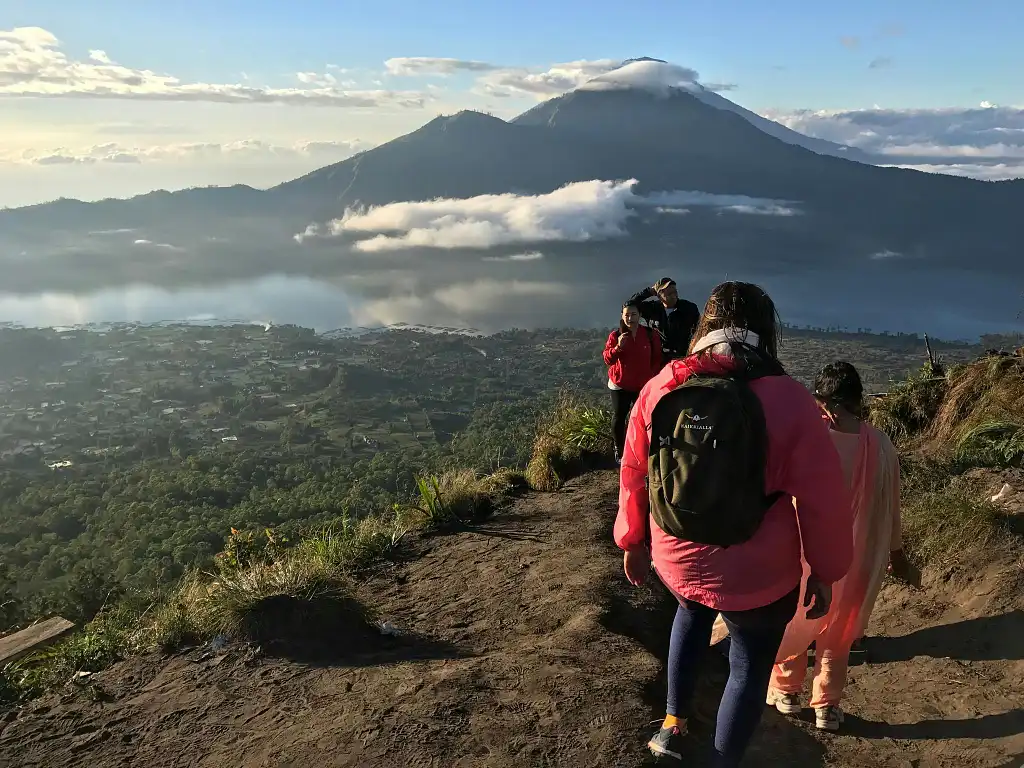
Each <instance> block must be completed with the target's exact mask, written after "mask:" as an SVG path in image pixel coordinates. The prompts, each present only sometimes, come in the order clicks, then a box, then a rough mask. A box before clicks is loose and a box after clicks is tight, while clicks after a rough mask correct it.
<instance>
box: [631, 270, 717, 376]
mask: <svg viewBox="0 0 1024 768" xmlns="http://www.w3.org/2000/svg"><path fill="white" fill-rule="evenodd" d="M629 301H630V302H633V303H635V304H636V305H637V306H638V307H639V308H640V315H641V316H642V317H643V318H644V320H646V321H647V322H648V323H649V324H650V325H651V326H652V327H654V328H656V329H657V331H658V334H659V335H660V336H661V348H662V352H663V354H664V356H665V362H668V361H669V360H674V359H676V358H681V357H686V354H687V350H688V349H689V348H690V339H691V338H692V337H693V332H694V331H695V330H696V329H697V323H698V322H699V321H700V309H698V308H697V305H696V304H694V303H693V302H692V301H686V300H685V299H680V298H679V293H678V291H677V290H676V281H675V280H673V279H672V278H671V277H663V278H661V280H659V281H658V282H656V283H655V284H654V285H652V286H651V287H650V288H644V289H643V290H642V291H640V292H639V293H635V294H633V295H632V296H631V297H630V298H629Z"/></svg>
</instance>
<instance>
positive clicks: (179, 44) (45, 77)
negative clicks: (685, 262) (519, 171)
mask: <svg viewBox="0 0 1024 768" xmlns="http://www.w3.org/2000/svg"><path fill="white" fill-rule="evenodd" d="M940 8H941V11H940V10H939V9H940ZM812 9H813V11H812ZM17 28H33V29H30V30H29V31H28V32H26V31H25V30H24V29H23V30H22V31H20V32H17V33H15V32H14V30H16V29H17ZM5 31H6V34H7V35H8V42H7V43H4V35H5ZM1022 32H1024V5H1022V4H1021V3H1020V0H979V1H978V2H973V3H967V2H957V3H953V2H950V3H948V4H946V5H942V4H940V3H937V2H934V1H933V2H925V1H924V0H906V1H904V2H889V3H883V2H880V0H865V1H863V2H859V3H849V2H844V3H838V2H830V3H819V4H814V3H811V2H808V1H807V0H801V1H800V2H797V0H772V2H767V1H766V0H745V1H744V2H720V3H717V4H714V3H707V2H704V3H692V2H683V1H682V0H630V2H622V0H615V1H612V0H590V1H589V2H580V1H579V0H558V1H557V2H554V1H552V2H540V0H520V1H519V2H516V3H498V2H494V0H491V1H490V2H487V1H485V0H476V2H470V1H469V0H446V1H445V2H427V1H426V0H388V2H365V0H363V1H361V2H327V0H292V1H291V2H284V0H279V1H278V2H270V1H269V0H248V2H242V1H241V0H206V1H205V2H200V0H179V1H178V2H175V3H169V2H159V3H158V2H156V1H155V0H144V2H142V3H140V2H138V0H135V1H134V2H124V1H123V0H103V1H102V2H95V3H86V2H83V0H0V134H2V135H3V136H4V139H5V141H4V146H2V147H0V206H2V205H18V204H24V203H28V202H34V201H36V200H44V199H52V197H55V196H58V195H62V194H67V195H70V196H77V197H87V198H91V197H97V196H104V195H117V196H121V195H127V194H134V193H137V192H142V191H147V190H149V189H152V188H155V187H166V188H177V187H180V186H186V185H191V184H203V183H232V182H235V181H239V182H243V183H250V184H254V185H257V186H260V185H267V184H271V183H275V182H277V181H281V180H284V179H286V178H289V177H291V176H292V175H297V174H300V173H303V172H306V171H308V170H311V169H312V168H314V167H318V166H319V165H323V164H326V163H328V162H333V161H337V160H339V159H342V158H344V157H346V156H348V155H350V154H352V153H353V152H355V151H359V150H361V149H366V148H368V147H371V146H374V145H377V144H380V143H383V142H385V141H388V140H390V139H391V138H394V137H396V136H398V135H401V134H402V133H405V132H408V131H410V130H414V129H415V128H416V127H418V126H419V125H421V124H422V123H424V122H426V121H427V120H429V119H430V118H431V117H433V116H434V115H435V114H438V113H450V112H453V111H456V110H457V109H462V108H470V109H481V110H487V111H491V112H493V113H495V114H498V115H499V116H502V117H509V116H511V115H514V114H517V113H518V112H521V111H523V110H525V109H527V108H529V107H530V106H532V105H533V104H535V103H537V101H538V100H543V99H546V98H552V97H555V96H557V95H559V94H560V93H561V92H564V91H565V90H566V89H568V88H571V87H575V86H576V85H578V84H580V83H581V82H584V81H585V80H586V79H589V77H592V76H594V75H595V74H599V73H600V71H601V70H602V68H603V69H607V68H609V67H610V66H614V65H615V63H616V62H618V61H621V60H622V59H625V58H629V57H634V56H645V55H646V56H654V57H658V58H662V59H666V60H668V61H670V62H672V63H674V64H678V65H680V66H683V67H687V68H691V69H692V70H695V71H696V72H698V73H699V78H700V81H701V82H702V83H704V84H705V85H712V84H725V85H726V86H727V87H726V88H725V89H724V90H722V91H721V92H722V94H723V95H724V96H726V97H727V98H729V99H732V100H734V101H736V102H738V103H739V104H741V105H743V106H745V107H747V108H749V109H752V110H754V111H757V112H759V113H761V114H764V115H766V116H769V117H771V118H772V119H776V120H779V122H783V123H785V124H786V125H789V126H790V127H792V128H795V129H796V130H799V131H802V132H805V133H809V134H812V135H816V136H819V137H821V138H827V139H829V140H832V141H837V142H841V143H852V144H855V145H857V146H861V147H863V148H864V149H866V150H869V151H872V152H882V153H886V154H891V155H893V157H894V158H896V159H894V160H893V162H894V163H898V164H904V165H912V166H913V167H920V168H922V169H923V170H934V171H939V172H950V173H961V174H966V175H976V176H981V177H984V178H1006V177H1015V176H1018V175H1022V174H1024V111H1022V110H1021V109H1019V108H1017V107H1015V106H1014V105H1020V104H1024V93H1022V83H1024V80H1022V79H1021V75H1020V73H1021V72H1024V45H1021V43H1020V40H1021V37H1022ZM12 40H13V43H11V42H10V41H12ZM5 46H6V48H5ZM96 51H99V52H102V53H99V54H95V55H93V54H92V53H91V52H96ZM408 57H427V58H428V59H431V61H430V62H426V63H424V62H423V61H421V62H419V64H418V65H417V67H418V68H415V67H414V68H413V69H412V70H410V67H411V66H412V65H410V64H409V63H408V62H406V63H405V64H403V63H402V62H404V61H405V60H406V59H407V58H408ZM441 59H443V60H445V61H440V60H441ZM388 60H391V62H390V63H389V64H388V65H387V66H386V65H385V62H386V61H388ZM41 61H42V62H44V64H43V65H39V62H41ZM470 64H472V65H473V66H475V67H477V69H473V67H471V66H470ZM329 65H333V68H329ZM481 67H483V68H481ZM410 71H413V74H412V75H409V74H400V73H402V72H405V73H408V72H410ZM26 72H29V74H28V75H26ZM54 83H58V84H59V85H58V86H55V85H54ZM111 83H113V89H114V91H116V93H114V94H113V95H111V93H110V84H111ZM54 88H57V91H59V92H54ZM307 97H315V98H307ZM314 102H316V103H315V104H314ZM982 104H985V105H986V107H992V105H997V106H998V107H999V108H998V109H996V108H987V109H986V110H984V111H982V112H979V111H978V109H977V108H978V107H979V105H982ZM850 110H860V112H856V113H854V112H849V111H850Z"/></svg>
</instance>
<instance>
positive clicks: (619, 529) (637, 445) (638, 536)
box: [613, 385, 653, 550]
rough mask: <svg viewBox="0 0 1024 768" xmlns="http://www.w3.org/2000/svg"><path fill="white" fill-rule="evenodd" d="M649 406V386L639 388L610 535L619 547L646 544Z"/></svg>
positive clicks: (648, 503)
mask: <svg viewBox="0 0 1024 768" xmlns="http://www.w3.org/2000/svg"><path fill="white" fill-rule="evenodd" d="M652 407H653V406H651V387H650V386H649V385H648V386H645V387H644V388H643V389H642V390H640V396H639V397H638V398H637V402H636V405H635V406H634V407H633V411H632V413H631V415H630V419H629V425H628V427H627V428H626V445H625V448H624V450H623V452H622V466H621V468H620V471H619V513H618V515H616V517H615V529H614V531H613V536H614V538H615V544H616V545H617V546H618V547H619V548H620V549H625V550H630V549H639V548H640V547H644V546H646V545H647V518H648V515H649V514H650V499H649V497H648V495H647V453H648V448H649V447H650V440H651V438H650V435H649V434H648V432H647V420H648V418H649V414H650V410H651V408H652Z"/></svg>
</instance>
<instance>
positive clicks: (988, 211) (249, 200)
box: [0, 57, 1024, 271]
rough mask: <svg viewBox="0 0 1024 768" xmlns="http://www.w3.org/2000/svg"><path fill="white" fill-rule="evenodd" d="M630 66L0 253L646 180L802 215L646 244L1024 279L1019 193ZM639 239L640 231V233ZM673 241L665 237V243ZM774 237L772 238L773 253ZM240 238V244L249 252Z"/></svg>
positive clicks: (37, 219) (9, 231)
mask: <svg viewBox="0 0 1024 768" xmlns="http://www.w3.org/2000/svg"><path fill="white" fill-rule="evenodd" d="M686 73H687V70H683V69H682V68H679V67H673V65H670V64H666V63H664V62H660V61H658V60H655V59H650V58H646V57H645V58H641V59H638V60H633V61H631V62H629V63H627V64H625V65H624V66H623V67H621V68H620V69H618V70H614V71H613V72H611V73H608V74H606V75H602V76H600V77H598V78H594V80H592V81H591V82H589V83H587V84H585V85H584V86H582V87H580V88H578V89H576V90H574V91H570V92H569V93H566V94H564V95H562V96H560V97H557V98H554V99H551V100H549V101H545V102H543V103H541V104H538V105H537V106H535V107H533V108H531V109H529V110H527V111H526V112H524V113H523V114H521V115H519V116H517V117H515V118H513V119H512V120H509V121H505V120H502V119H499V118H497V117H493V116H490V115H485V114H481V113H479V112H473V111H462V112H459V113H457V114H455V115H450V116H440V117H436V118H434V119H433V120H430V121H429V122H427V123H426V124H424V125H423V126H422V127H420V128H419V129H417V130H415V131H413V132H411V133H409V134H406V135H405V136H401V137H399V138H397V139H395V140H393V141H390V142H387V143H386V144H383V145H381V146H378V147H376V148H374V149H371V150H368V151H365V152H362V153H360V154H358V155H356V156H354V157H352V158H349V159H347V160H344V161H342V162H339V163H335V164H332V165H329V166H326V167H324V168H320V169H318V170H316V171H313V172H311V173H308V174H306V175H304V176H302V177H299V178H297V179H293V180H291V181H288V182H285V183H283V184H280V185H277V186H275V187H273V188H271V189H269V190H266V191H260V190H255V189H252V188H250V187H245V186H234V187H226V188H207V189H193V190H187V191H182V192H176V193H168V192H154V193H150V194H148V195H142V196H139V197H136V198H132V199H130V200H109V201H102V202H98V203H80V202H75V201H67V200H62V201H57V202H54V203H49V204H45V205H39V206H31V207H28V208H22V209H14V210H7V211H0V249H5V250H7V251H8V252H10V251H12V250H14V249H16V248H19V247H23V246H22V243H23V242H26V241H28V242H36V243H50V242H54V238H55V237H58V236H59V237H61V238H63V240H61V242H62V243H65V242H67V241H68V239H69V238H70V239H71V240H72V241H73V240H74V238H76V237H79V236H80V235H82V234H83V233H88V232H90V231H96V230H114V229H119V228H124V229H131V228H146V227H154V228H157V229H160V230H161V231H165V232H171V233H176V234H179V235H180V233H185V234H184V235H181V236H188V237H189V238H191V239H190V240H189V243H190V247H192V248H196V249H198V248H200V247H202V248H205V249H206V250H205V251H203V252H204V253H207V254H210V255H211V256H212V255H213V254H215V253H216V248H214V246H210V245H208V244H207V245H203V246H201V245H200V243H208V242H216V241H218V240H230V239H232V238H233V239H234V240H235V241H237V243H236V245H238V247H244V248H270V247H276V248H281V247H289V248H294V247H295V244H294V243H293V242H292V241H291V236H292V235H294V234H295V233H297V232H301V231H302V230H303V228H304V227H306V226H307V225H309V224H311V223H316V222H324V221H326V220H328V219H331V218H334V217H337V216H339V215H341V213H342V212H343V211H344V210H345V208H347V207H351V206H356V205H362V206H373V205H382V204H387V203H392V202H399V201H409V200H430V199H435V198H467V197H473V196H476V195H482V194H498V193H507V192H513V193H521V194H526V193H529V194H541V193H547V192H550V191H552V190H554V189H557V188H558V187H561V186H563V185H565V184H567V183H571V182H574V181H588V180H594V179H601V180H623V179H631V178H632V179H637V180H638V185H637V192H638V193H640V194H643V193H648V192H659V191H673V190H688V191H701V192H708V193H715V194H723V195H747V196H751V197H758V198H772V199H781V200H789V201H797V202H798V203H799V206H800V212H801V214H802V215H801V216H799V217H795V219H798V220H789V221H774V222H773V221H767V220H765V218H766V217H758V218H760V219H762V220H761V221H757V222H755V221H753V218H754V217H747V219H746V220H740V219H737V218H736V217H731V218H730V219H728V220H723V219H721V218H720V217H718V218H715V217H714V216H710V217H709V216H707V215H703V214H701V215H697V216H689V217H683V218H685V219H686V221H681V220H679V219H680V217H675V219H676V220H677V221H673V222H668V221H663V222H660V223H658V224H657V225H656V226H655V227H654V228H653V229H650V230H649V232H650V233H651V235H650V236H655V233H656V236H657V237H658V238H659V241H661V242H670V241H671V240H672V239H673V238H679V237H683V238H687V237H689V238H693V237H698V238H699V239H700V242H701V243H702V247H703V248H706V249H708V250H711V251H713V250H716V249H729V250H731V251H732V252H740V251H747V252H754V251H756V250H757V249H760V248H765V247H767V246H769V245H771V243H773V242H774V249H773V251H772V252H774V253H786V254H789V255H788V256H787V258H790V259H792V260H793V262H794V263H805V264H814V263H821V262H822V261H827V262H832V263H840V262H847V261H851V260H853V261H856V260H858V259H862V260H863V259H868V258H869V257H870V256H871V255H872V254H887V256H886V258H889V257H890V256H891V257H897V258H898V257H902V256H905V255H907V254H913V255H914V257H915V258H925V259H927V260H928V261H929V263H932V264H937V265H947V266H965V267H971V268H989V269H1004V268H1005V269H1010V270H1017V271H1020V269H1021V267H1022V266H1024V265H1020V264H1019V258H1018V256H1017V253H1016V249H1017V245H1016V242H1017V240H1018V239H1019V227H1018V224H1017V220H1018V219H1019V211H1020V210H1021V209H1022V206H1024V182H1021V181H1015V182H999V183H993V182H983V181H977V180H973V179H967V178H961V177H953V176H942V175H935V174H924V173H920V172H917V171H911V170H903V169H897V168H882V167H877V166H875V165H871V164H869V163H868V162H866V160H868V159H869V158H867V157H866V156H864V155H863V153H858V152H857V151H856V150H852V149H850V148H846V147H841V146H840V145H836V144H831V143H830V142H822V141H820V140H817V139H811V138H809V137H805V136H802V135H801V134H798V133H796V132H794V131H791V130H790V129H788V128H785V127H784V126H781V125H778V124H777V123H773V122H771V121H769V120H765V119H764V118H761V117H760V116H757V115H755V114H754V113H752V112H750V111H749V110H746V109H744V108H742V107H740V106H738V105H736V104H734V103H733V102H731V101H729V100H728V99H725V98H724V97H722V96H720V95H719V94H717V93H714V92H712V91H709V90H707V89H705V88H704V87H703V86H701V85H699V84H698V83H696V82H693V81H692V80H687V79H686V77H687V74H686ZM633 234H634V236H637V237H643V236H644V230H642V228H636V227H634V229H633ZM666 238H667V240H666ZM772 238H774V240H773V239H772ZM242 240H244V241H245V242H244V244H243V243H242Z"/></svg>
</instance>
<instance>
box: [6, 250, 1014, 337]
mask: <svg viewBox="0 0 1024 768" xmlns="http://www.w3.org/2000/svg"><path fill="white" fill-rule="evenodd" d="M620 271H621V270H620ZM601 272H602V270H591V271H589V272H588V271H586V270H583V271H580V272H579V273H578V274H577V275H575V276H574V274H572V273H569V274H567V273H565V272H564V271H562V272H559V273H552V272H550V271H548V272H544V271H543V270H541V269H538V268H535V267H530V268H521V269H520V270H518V271H517V273H515V274H510V273H509V272H507V271H506V272H504V273H498V274H494V275H492V276H486V275H484V274H468V275H467V274H461V275H459V274H454V273H453V274H449V275H447V276H446V275H439V274H436V273H435V272H432V271H430V270H404V271H403V270H388V271H384V272H382V273H377V272H372V271H371V272H366V271H363V272H361V273H358V274H339V275H328V276H318V277H310V276H297V275H284V274H274V275H267V276H263V277H259V278H252V279H247V280H240V281H237V282H226V283H220V284H216V285H205V286H186V287H174V288H170V287H160V286H155V285H128V286H121V287H116V288H108V289H104V290H98V291H90V292H81V293H69V292H40V293H32V294H13V293H6V294H5V293H0V321H3V322H11V323H16V324H20V325H26V326H40V327H41V326H61V325H78V324H87V323H103V322H140V323H154V322H161V321H175V322H259V323H267V322H269V323H274V324H283V323H292V324H296V325H301V326H306V327H311V328H315V329H316V330H317V331H320V332H324V331H328V330H332V329H336V328H343V327H381V326H387V325H394V324H401V323H406V324H421V325H428V326H445V327H457V328H467V329H468V328H473V329H479V330H480V331H483V332H485V333H491V332H495V331H499V330H502V329H506V328H512V327H516V328H542V327H552V326H561V327H566V326H571V327H610V326H612V325H614V323H615V322H616V318H617V314H618V309H619V306H620V305H621V303H622V301H623V299H624V298H626V297H627V296H628V294H629V293H630V292H632V291H633V290H637V289H639V288H641V287H643V285H645V284H646V279H649V280H651V281H652V282H653V279H656V277H657V276H658V275H660V272H659V273H658V275H654V274H652V275H644V276H643V277H644V278H645V279H638V280H632V281H628V282H627V281H626V280H624V279H622V276H621V275H618V276H610V275H609V274H608V273H607V272H605V273H604V274H603V275H602V274H601ZM676 277H677V279H678V280H679V282H680V288H681V290H680V292H681V294H683V295H684V296H687V297H690V298H691V299H692V300H694V301H696V303H697V304H698V305H702V304H703V298H704V297H706V295H707V292H708V291H709V290H710V287H711V286H712V285H713V284H714V283H716V282H718V281H720V280H721V279H723V278H724V277H725V276H724V275H714V274H710V273H705V274H692V273H691V274H688V275H685V276H684V275H676ZM745 278H746V279H749V280H753V281H755V282H759V283H760V284H761V285H763V286H764V287H765V288H766V289H767V290H768V292H769V293H770V294H771V295H772V297H773V298H774V299H775V301H776V304H777V306H778V308H779V313H780V315H781V316H782V318H783V320H785V321H786V322H789V323H793V324H798V325H807V324H810V325H815V326H840V327H846V328H850V329H855V328H866V329H872V330H874V331H881V330H888V331H892V332H895V331H903V332H911V333H928V334H929V335H931V336H934V337H939V338H949V339H953V338H960V339H968V338H969V339H976V338H977V337H978V336H979V335H980V334H983V333H988V332H999V331H1014V330H1016V331H1024V323H1022V321H1021V317H1020V314H1019V313H1020V309H1021V307H1022V306H1024V302H1022V301H1021V298H1020V295H1021V292H1020V288H1019V287H1018V286H1016V285H1014V284H1009V283H1006V282H1000V281H998V280H996V279H994V278H992V277H991V276H984V275H972V274H970V273H967V272H960V273H951V272H946V273H933V272H925V271H923V270H922V271H919V272H911V271H905V272H894V271H885V272H881V271H879V270H878V269H864V270H860V271H857V272H854V273H850V272H847V273H836V272H829V271H815V272H805V273H801V274H797V275H786V276H781V275H777V274H776V275H769V274H766V275H763V276H761V278H758V277H757V276H750V275H746V276H745Z"/></svg>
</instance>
